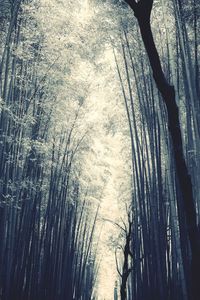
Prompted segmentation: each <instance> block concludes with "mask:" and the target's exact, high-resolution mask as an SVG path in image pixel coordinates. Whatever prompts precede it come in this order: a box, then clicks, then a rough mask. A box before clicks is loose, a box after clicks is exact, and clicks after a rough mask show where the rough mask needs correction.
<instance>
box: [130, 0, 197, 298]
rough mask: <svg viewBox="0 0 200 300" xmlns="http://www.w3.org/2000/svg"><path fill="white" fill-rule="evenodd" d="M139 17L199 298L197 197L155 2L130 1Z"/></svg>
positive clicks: (194, 293) (145, 0) (193, 285)
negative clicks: (154, 27) (154, 22)
mask: <svg viewBox="0 0 200 300" xmlns="http://www.w3.org/2000/svg"><path fill="white" fill-rule="evenodd" d="M127 3H128V4H129V5H130V7H131V8H132V10H133V11H134V14H135V16H136V18H137V20H138V24H139V28H140V32H141V36H142V40H143V42H144V46H145V49H146V52H147V54H148V58H149V61H150V65H151V68H152V71H153V77H154V80H155V82H156V85H157V88H158V90H159V92H160V93H161V95H162V98H163V101H164V103H165V105H166V107H167V112H168V127H169V132H170V135H171V140H172V146H173V153H174V160H175V166H176V175H177V179H178V182H179V185H180V189H181V200H182V201H183V204H184V208H185V216H186V222H187V231H188V237H189V241H190V246H191V253H192V264H191V286H192V296H191V297H192V298H191V299H193V300H194V299H199V295H200V284H199V282H198V278H200V243H199V232H198V225H197V220H196V210H195V200H194V197H193V190H192V182H191V177H190V175H189V173H188V168H187V165H186V161H185V158H184V153H183V143H182V136H181V129H180V123H179V114H178V107H177V104H176V98H175V90H174V87H173V86H171V85H169V84H168V82H167V80H166V78H165V76H164V73H163V70H162V67H161V62H160V58H159V55H158V51H157V49H156V46H155V43H154V39H153V35H152V31H151V25H150V14H151V9H152V4H153V1H152V0H150V1H147V0H140V1H139V2H135V1H134V0H133V1H127Z"/></svg>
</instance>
